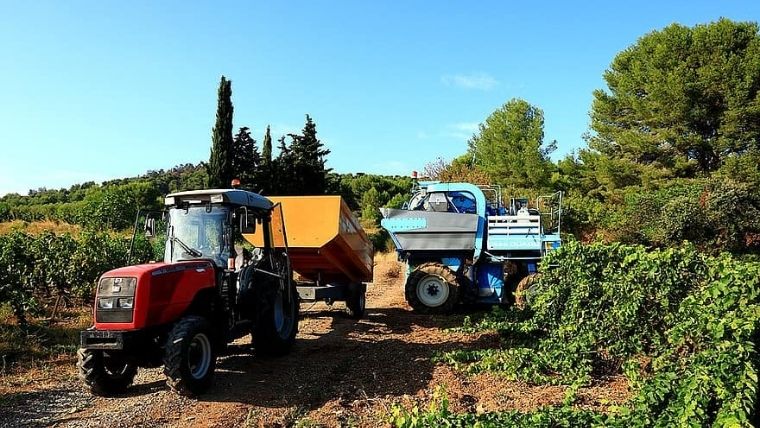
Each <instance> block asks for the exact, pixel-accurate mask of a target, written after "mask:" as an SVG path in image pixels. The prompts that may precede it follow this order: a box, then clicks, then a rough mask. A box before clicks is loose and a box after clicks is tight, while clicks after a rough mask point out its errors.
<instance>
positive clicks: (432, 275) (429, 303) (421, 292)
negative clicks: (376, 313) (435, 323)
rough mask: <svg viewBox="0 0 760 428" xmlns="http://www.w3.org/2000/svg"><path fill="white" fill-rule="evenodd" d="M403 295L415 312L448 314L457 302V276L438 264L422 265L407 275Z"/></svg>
mask: <svg viewBox="0 0 760 428" xmlns="http://www.w3.org/2000/svg"><path fill="white" fill-rule="evenodd" d="M405 295H406V301H407V302H408V303H409V305H410V306H411V307H412V309H413V310H415V311H416V312H420V313H423V314H447V313H450V312H451V311H452V310H453V309H454V305H456V303H457V301H458V300H459V283H458V281H457V275H456V274H455V273H454V272H453V271H452V270H451V269H449V268H448V267H446V266H444V265H442V264H440V263H425V264H422V265H420V266H418V267H417V269H415V270H414V271H413V272H412V273H411V275H409V279H407V281H406V286H405Z"/></svg>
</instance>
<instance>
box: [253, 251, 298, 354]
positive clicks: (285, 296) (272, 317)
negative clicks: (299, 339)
mask: <svg viewBox="0 0 760 428" xmlns="http://www.w3.org/2000/svg"><path fill="white" fill-rule="evenodd" d="M271 264H272V271H274V272H277V274H278V276H279V278H277V279H272V278H271V277H270V280H269V281H264V282H262V283H260V284H259V285H258V286H257V289H258V290H257V293H256V300H257V302H256V303H257V306H258V314H257V317H256V323H255V324H254V327H253V331H252V332H251V333H252V337H253V348H254V349H255V350H256V353H257V354H258V355H262V356H269V357H279V356H282V355H285V354H287V353H288V352H290V348H292V347H293V343H295V341H296V334H297V333H298V309H299V305H300V301H299V297H298V290H297V289H296V283H295V281H293V273H292V271H291V269H290V260H289V259H288V255H287V254H285V253H280V254H275V255H272V258H271Z"/></svg>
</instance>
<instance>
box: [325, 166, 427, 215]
mask: <svg viewBox="0 0 760 428" xmlns="http://www.w3.org/2000/svg"><path fill="white" fill-rule="evenodd" d="M334 181H335V182H336V187H337V189H336V191H337V193H339V194H340V195H341V196H342V197H343V199H344V200H345V201H346V203H347V204H348V206H349V208H351V209H352V210H359V211H361V210H362V209H363V206H362V198H363V197H364V194H365V193H367V192H368V191H369V190H370V189H372V188H374V189H375V190H376V191H377V192H378V194H379V197H380V204H379V206H381V207H385V206H390V205H389V203H390V201H391V199H393V200H394V205H396V204H398V202H399V201H403V202H406V201H407V200H408V199H409V197H410V196H411V193H410V192H411V189H412V179H411V178H409V177H405V176H398V175H392V176H389V175H374V174H341V175H336V176H334ZM403 202H402V203H401V205H403Z"/></svg>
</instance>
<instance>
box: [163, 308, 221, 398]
mask: <svg viewBox="0 0 760 428" xmlns="http://www.w3.org/2000/svg"><path fill="white" fill-rule="evenodd" d="M198 329H201V330H205V332H206V334H207V335H208V334H209V332H210V331H211V330H210V328H208V322H207V321H206V319H205V318H203V317H199V316H187V317H184V318H182V319H181V320H179V321H178V322H177V323H176V324H175V325H174V327H173V328H172V330H171V332H170V333H169V336H168V337H167V339H166V346H165V348H164V375H165V376H166V384H167V385H168V386H169V388H171V389H172V390H173V391H175V392H177V393H178V394H180V395H184V396H194V395H197V394H200V393H202V392H203V391H205V390H206V389H207V388H208V387H209V386H210V383H211V378H212V377H213V373H214V367H215V364H216V355H215V353H214V354H212V355H211V365H210V367H209V371H208V373H209V374H208V376H207V379H206V380H204V381H201V382H193V381H192V380H190V379H185V377H184V376H183V373H182V367H183V364H184V359H183V352H184V351H185V349H184V348H183V346H182V345H183V343H184V341H185V340H187V339H189V338H190V334H191V333H192V332H193V331H195V330H198ZM180 338H181V339H182V340H179V339H180ZM209 339H210V340H211V341H212V343H213V337H211V336H209ZM213 352H214V351H213V349H212V353H213Z"/></svg>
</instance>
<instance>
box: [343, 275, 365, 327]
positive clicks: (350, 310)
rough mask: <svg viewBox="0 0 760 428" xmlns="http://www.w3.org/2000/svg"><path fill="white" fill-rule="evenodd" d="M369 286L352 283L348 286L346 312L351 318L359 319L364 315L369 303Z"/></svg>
mask: <svg viewBox="0 0 760 428" xmlns="http://www.w3.org/2000/svg"><path fill="white" fill-rule="evenodd" d="M366 292H367V287H366V286H365V285H364V284H351V285H349V286H348V297H347V298H346V314H347V315H348V317H349V318H352V319H355V320H358V319H361V318H362V317H363V316H364V313H365V312H366V309H367V308H366V305H367V298H366V297H367V296H366ZM362 296H363V297H364V306H362V304H361V299H362Z"/></svg>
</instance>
